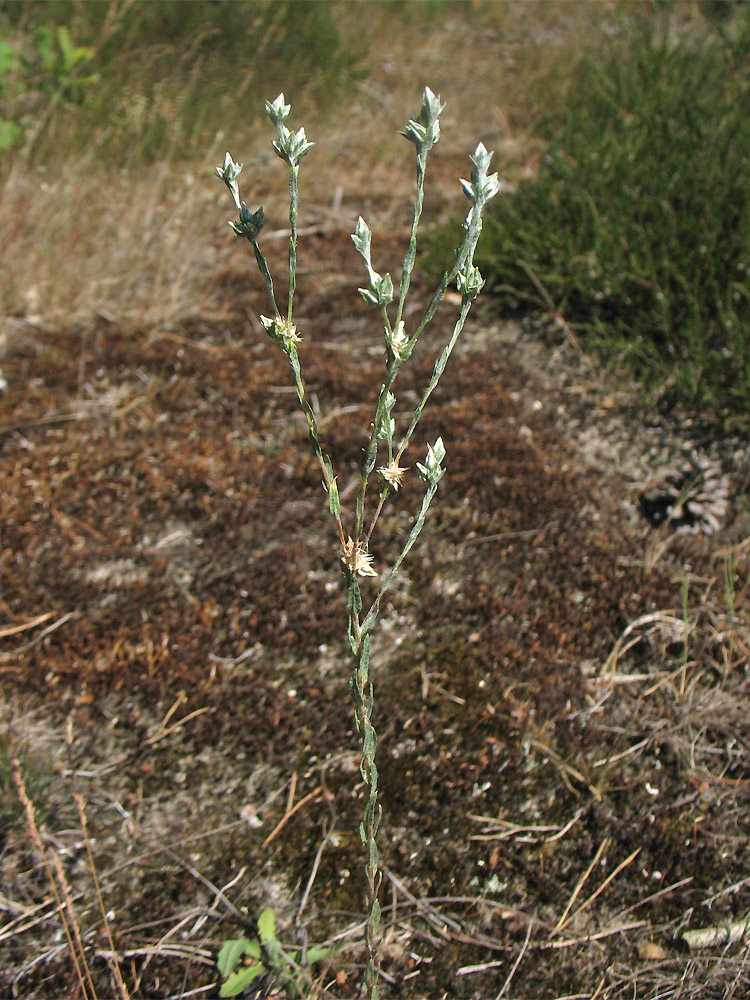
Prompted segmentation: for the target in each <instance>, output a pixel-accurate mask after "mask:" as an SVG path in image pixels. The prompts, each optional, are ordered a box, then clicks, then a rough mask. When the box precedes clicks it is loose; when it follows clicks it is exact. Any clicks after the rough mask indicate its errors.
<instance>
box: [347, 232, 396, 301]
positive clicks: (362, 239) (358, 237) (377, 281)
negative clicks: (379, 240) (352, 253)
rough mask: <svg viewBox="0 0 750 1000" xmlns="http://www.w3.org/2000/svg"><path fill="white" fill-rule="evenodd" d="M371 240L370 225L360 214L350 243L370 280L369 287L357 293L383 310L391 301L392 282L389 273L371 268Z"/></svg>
mask: <svg viewBox="0 0 750 1000" xmlns="http://www.w3.org/2000/svg"><path fill="white" fill-rule="evenodd" d="M371 240H372V232H371V231H370V227H369V226H368V225H367V223H366V222H365V220H364V219H363V218H362V216H361V215H360V217H359V218H358V219H357V225H356V228H355V230H354V232H353V233H352V243H353V244H354V246H355V247H356V248H357V251H358V252H359V253H360V254H361V255H362V257H363V258H364V262H365V264H366V265H367V275H368V278H369V281H370V287H369V288H360V289H359V294H360V295H361V296H362V298H363V299H364V300H365V302H367V304H368V305H371V306H375V307H376V308H377V309H380V310H383V309H385V307H386V306H387V305H388V303H389V302H392V301H393V282H392V281H391V276H390V274H385V275H380V274H378V272H377V271H376V270H375V269H374V268H373V266H372V258H371V255H370V242H371Z"/></svg>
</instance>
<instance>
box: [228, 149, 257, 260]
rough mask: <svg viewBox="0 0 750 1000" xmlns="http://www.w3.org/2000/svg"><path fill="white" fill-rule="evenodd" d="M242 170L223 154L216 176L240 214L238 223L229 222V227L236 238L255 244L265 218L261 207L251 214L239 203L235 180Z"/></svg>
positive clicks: (242, 203)
mask: <svg viewBox="0 0 750 1000" xmlns="http://www.w3.org/2000/svg"><path fill="white" fill-rule="evenodd" d="M241 170H242V164H241V163H235V162H234V160H233V159H232V157H231V156H230V155H229V153H225V154H224V163H223V164H222V165H221V166H220V167H217V168H216V176H217V177H219V178H220V179H221V180H223V181H224V183H225V184H226V186H227V187H228V188H229V191H230V193H231V195H232V198H233V200H234V203H235V205H236V206H237V210H238V211H239V213H240V221H239V222H230V223H229V225H230V226H231V227H232V229H233V230H234V232H235V234H236V235H237V236H244V237H245V238H246V239H248V240H250V242H251V243H256V242H257V240H258V237H259V236H260V231H261V229H262V228H263V226H264V225H265V224H266V217H265V215H264V214H263V206H262V205H261V206H260V208H259V209H258V211H257V212H251V211H250V209H249V208H248V207H247V205H246V204H245V202H244V201H240V187H239V184H238V183H237V178H238V177H239V175H240V171H241Z"/></svg>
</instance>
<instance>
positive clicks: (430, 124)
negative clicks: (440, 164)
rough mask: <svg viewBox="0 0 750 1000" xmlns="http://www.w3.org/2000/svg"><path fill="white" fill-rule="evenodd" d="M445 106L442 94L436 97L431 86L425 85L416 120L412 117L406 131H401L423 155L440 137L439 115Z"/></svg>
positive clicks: (422, 155) (423, 155)
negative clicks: (441, 97) (441, 98)
mask: <svg viewBox="0 0 750 1000" xmlns="http://www.w3.org/2000/svg"><path fill="white" fill-rule="evenodd" d="M444 107H445V105H444V104H443V103H442V102H441V100H440V96H439V95H438V96H437V97H436V96H435V94H433V92H432V91H431V90H430V88H429V87H425V89H424V94H423V96H422V108H421V110H420V112H419V114H418V115H417V118H416V120H415V119H414V118H410V119H409V121H408V123H407V124H406V127H405V128H404V131H403V132H402V133H401V135H403V136H404V138H406V139H408V140H409V142H413V143H414V145H415V146H416V147H417V153H418V154H419V155H420V156H421V157H425V156H426V155H427V153H429V151H430V150H431V149H432V147H433V146H434V145H435V143H436V142H437V141H438V139H439V138H440V122H439V121H438V116H439V115H440V113H441V112H442V110H443V108H444Z"/></svg>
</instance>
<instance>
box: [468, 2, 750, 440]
mask: <svg viewBox="0 0 750 1000" xmlns="http://www.w3.org/2000/svg"><path fill="white" fill-rule="evenodd" d="M731 28H732V37H730V35H729V34H727V33H726V32H725V31H724V30H723V29H722V30H721V32H719V31H713V32H710V33H708V34H707V33H706V31H705V28H704V30H703V32H697V31H696V30H695V27H693V30H691V31H684V32H683V33H680V35H679V37H677V38H674V37H673V36H672V34H671V33H670V31H669V29H668V26H667V22H666V20H659V19H657V18H655V17H654V16H652V15H650V14H648V13H645V12H644V14H642V15H641V16H639V17H638V20H637V22H636V24H635V30H634V31H633V30H630V31H628V33H627V37H623V36H620V37H619V38H617V39H616V40H615V41H613V42H612V43H611V46H610V51H609V52H608V53H607V54H606V55H604V56H599V57H593V56H590V55H589V56H587V57H585V58H584V59H583V60H582V61H581V63H580V65H579V66H578V68H577V70H576V72H575V73H574V77H573V80H572V85H571V87H570V91H569V98H568V102H567V109H566V111H565V112H564V114H563V115H562V116H561V117H560V118H558V119H557V120H556V121H554V122H551V123H547V129H548V130H549V131H548V135H549V138H550V141H549V147H548V149H547V151H546V154H545V155H544V157H543V161H542V163H541V166H540V169H539V172H538V175H537V177H536V179H535V180H533V181H532V182H529V183H527V184H525V185H523V186H522V187H521V188H520V189H519V190H518V191H517V192H516V193H515V194H514V195H513V196H510V197H507V198H505V199H498V200H497V201H496V202H495V204H494V205H493V206H492V208H491V209H490V211H489V212H488V215H487V218H486V221H485V230H486V236H485V240H484V243H483V248H482V251H481V252H480V256H479V258H478V259H479V261H480V264H481V267H482V270H483V273H485V274H486V276H487V282H488V288H489V290H490V291H491V292H492V293H493V294H494V295H495V296H496V297H497V298H498V299H500V300H501V301H502V302H503V303H504V304H505V305H506V306H507V305H512V306H517V307H523V308H528V306H529V304H531V305H533V306H537V307H538V306H539V304H542V305H543V306H544V308H545V310H546V311H555V312H558V313H560V314H562V315H563V316H564V317H565V319H566V321H567V322H568V323H570V324H571V325H572V326H573V327H577V328H578V329H580V331H581V333H582V336H583V338H584V342H585V343H586V345H587V346H588V347H589V348H590V349H593V350H595V351H597V352H599V354H600V355H601V356H602V357H603V358H604V359H606V360H607V361H608V362H612V361H617V362H618V363H619V362H622V361H625V362H627V363H629V364H630V365H632V366H633V367H634V369H635V371H636V372H637V374H638V377H639V379H640V381H641V384H642V386H643V387H644V389H646V390H651V391H653V390H658V391H659V393H660V395H661V399H662V402H663V403H665V404H673V403H675V402H679V403H682V404H686V405H688V406H691V407H700V408H701V409H702V410H703V411H704V412H705V413H706V414H707V415H710V416H711V417H712V418H713V419H716V420H723V421H724V422H725V423H733V422H742V423H744V422H746V421H747V419H748V416H750V391H748V390H749V389H750V297H749V296H748V286H747V271H748V268H749V267H750V19H747V18H744V19H740V17H739V15H738V17H737V18H736V19H735V21H734V22H733V23H732V25H731ZM550 306H552V309H550Z"/></svg>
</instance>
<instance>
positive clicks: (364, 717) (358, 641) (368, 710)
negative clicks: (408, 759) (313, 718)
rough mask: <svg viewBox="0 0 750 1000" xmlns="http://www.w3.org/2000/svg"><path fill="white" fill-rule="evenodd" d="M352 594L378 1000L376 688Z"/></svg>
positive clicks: (370, 935)
mask: <svg viewBox="0 0 750 1000" xmlns="http://www.w3.org/2000/svg"><path fill="white" fill-rule="evenodd" d="M349 588H350V594H351V595H352V596H353V597H354V600H350V605H349V614H350V620H349V626H350V641H351V643H352V651H353V652H354V655H355V656H356V660H357V662H356V666H355V668H354V673H353V674H352V677H351V680H350V681H349V686H350V688H351V692H352V697H353V699H354V706H355V708H354V717H355V720H356V723H357V731H358V732H359V734H360V736H361V738H362V757H361V759H360V763H359V771H360V774H361V775H362V778H363V780H364V782H365V784H366V786H367V789H368V797H367V802H366V803H365V810H364V815H363V817H362V822H361V823H360V824H359V835H360V838H361V840H362V844H363V846H364V847H365V848H366V849H367V855H368V860H367V864H366V865H365V886H366V888H365V905H366V908H367V921H366V923H365V997H366V998H367V1000H378V996H379V992H378V977H379V972H380V963H379V961H378V944H379V937H378V930H379V927H380V902H379V899H378V896H379V893H380V883H381V881H382V877H383V876H382V874H381V872H380V866H379V862H378V847H377V842H376V835H377V832H378V827H379V825H380V817H381V815H382V808H381V806H380V805H379V804H378V768H377V765H376V763H375V748H376V746H377V742H378V738H377V734H376V732H375V729H374V727H373V725H372V721H371V717H372V703H373V687H372V684H371V683H370V636H369V635H367V634H365V635H362V633H361V630H360V625H359V612H358V611H357V610H356V605H357V604H359V605H360V607H361V603H360V600H359V586H358V584H357V581H356V579H354V578H352V579H350V581H349Z"/></svg>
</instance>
